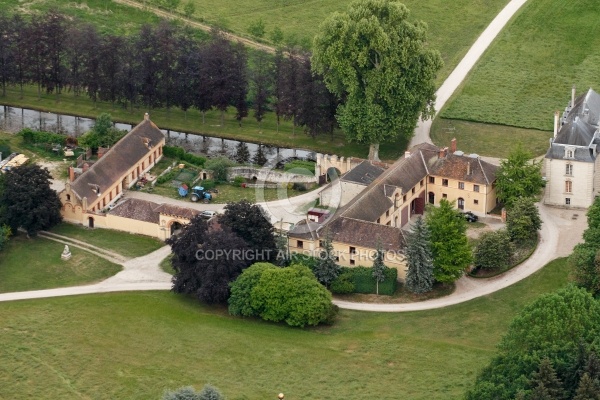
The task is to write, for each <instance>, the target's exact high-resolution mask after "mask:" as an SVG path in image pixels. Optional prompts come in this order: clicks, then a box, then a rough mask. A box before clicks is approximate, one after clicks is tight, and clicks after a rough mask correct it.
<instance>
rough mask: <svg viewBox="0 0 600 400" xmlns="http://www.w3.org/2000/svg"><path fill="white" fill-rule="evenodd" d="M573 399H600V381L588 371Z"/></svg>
mask: <svg viewBox="0 0 600 400" xmlns="http://www.w3.org/2000/svg"><path fill="white" fill-rule="evenodd" d="M573 400H600V383H599V382H598V380H594V379H592V378H591V377H590V375H589V374H588V373H587V372H586V373H584V374H583V376H582V377H581V380H580V381H579V387H578V388H577V392H575V397H573Z"/></svg>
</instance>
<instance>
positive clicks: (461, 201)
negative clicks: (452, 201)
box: [458, 197, 465, 210]
mask: <svg viewBox="0 0 600 400" xmlns="http://www.w3.org/2000/svg"><path fill="white" fill-rule="evenodd" d="M458 209H459V210H464V209H465V199H463V198H462V197H459V198H458Z"/></svg>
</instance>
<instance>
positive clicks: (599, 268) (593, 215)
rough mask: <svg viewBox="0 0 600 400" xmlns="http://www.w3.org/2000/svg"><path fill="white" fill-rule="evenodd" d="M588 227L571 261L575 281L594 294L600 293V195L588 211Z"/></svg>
mask: <svg viewBox="0 0 600 400" xmlns="http://www.w3.org/2000/svg"><path fill="white" fill-rule="evenodd" d="M587 221H588V227H587V229H586V230H585V231H584V232H583V243H579V244H577V245H576V246H575V249H574V250H573V254H571V256H570V258H569V261H570V263H571V265H572V272H573V279H574V280H575V283H576V284H577V285H579V286H581V287H584V288H586V289H587V290H589V291H590V292H592V294H594V295H598V294H600V197H596V199H595V200H594V203H593V204H592V206H591V207H590V208H589V209H588V212H587Z"/></svg>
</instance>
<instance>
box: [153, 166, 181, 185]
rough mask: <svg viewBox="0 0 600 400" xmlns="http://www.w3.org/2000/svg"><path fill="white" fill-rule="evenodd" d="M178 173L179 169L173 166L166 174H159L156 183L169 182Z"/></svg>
mask: <svg viewBox="0 0 600 400" xmlns="http://www.w3.org/2000/svg"><path fill="white" fill-rule="evenodd" d="M178 173H179V170H178V169H176V168H173V169H172V170H170V171H169V172H167V173H166V174H164V175H161V176H159V177H158V178H157V179H156V183H158V184H159V185H160V184H162V183H166V182H170V181H172V180H173V179H175V177H176V176H177V174H178Z"/></svg>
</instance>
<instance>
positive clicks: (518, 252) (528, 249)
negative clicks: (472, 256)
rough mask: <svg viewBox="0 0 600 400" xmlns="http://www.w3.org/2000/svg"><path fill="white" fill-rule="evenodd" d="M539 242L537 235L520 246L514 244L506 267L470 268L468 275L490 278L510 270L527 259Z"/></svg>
mask: <svg viewBox="0 0 600 400" xmlns="http://www.w3.org/2000/svg"><path fill="white" fill-rule="evenodd" d="M539 242H540V237H539V235H538V236H537V238H536V240H535V242H530V243H527V244H524V245H522V246H516V247H515V253H514V254H513V257H512V258H513V262H512V263H511V265H510V266H509V267H508V268H502V269H491V268H474V269H473V270H471V271H470V272H469V274H468V275H469V276H470V277H472V278H492V277H494V276H498V275H501V274H503V273H505V272H507V271H510V270H511V269H513V268H515V267H518V266H519V265H520V264H522V263H523V262H525V261H527V260H528V259H529V257H531V255H532V254H533V252H534V251H535V249H537V246H538V244H539Z"/></svg>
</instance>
